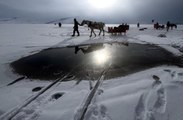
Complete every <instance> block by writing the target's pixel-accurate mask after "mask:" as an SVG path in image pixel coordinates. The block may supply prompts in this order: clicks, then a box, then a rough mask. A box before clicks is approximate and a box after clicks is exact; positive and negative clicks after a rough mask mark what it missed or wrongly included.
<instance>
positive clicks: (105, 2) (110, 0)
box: [88, 0, 116, 9]
mask: <svg viewBox="0 0 183 120" xmlns="http://www.w3.org/2000/svg"><path fill="white" fill-rule="evenodd" d="M88 1H89V4H90V5H91V6H92V7H94V8H97V9H104V8H110V7H113V6H114V4H115V3H116V0H88Z"/></svg>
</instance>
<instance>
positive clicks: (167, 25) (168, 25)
mask: <svg viewBox="0 0 183 120" xmlns="http://www.w3.org/2000/svg"><path fill="white" fill-rule="evenodd" d="M169 28H170V21H168V22H167V23H166V30H167V31H168V30H169Z"/></svg>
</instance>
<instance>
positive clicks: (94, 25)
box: [81, 20, 105, 37]
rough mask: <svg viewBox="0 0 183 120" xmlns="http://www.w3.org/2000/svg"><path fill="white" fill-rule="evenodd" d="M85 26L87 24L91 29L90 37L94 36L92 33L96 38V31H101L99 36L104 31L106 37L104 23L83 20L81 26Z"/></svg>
mask: <svg viewBox="0 0 183 120" xmlns="http://www.w3.org/2000/svg"><path fill="white" fill-rule="evenodd" d="M84 24H86V25H87V26H88V27H89V28H90V29H91V33H90V37H91V36H92V33H93V34H94V35H95V37H96V34H95V32H94V29H98V30H100V32H99V35H100V34H101V32H102V31H103V36H104V35H105V34H104V26H105V23H103V22H93V21H89V20H83V21H82V23H81V26H83V25H84Z"/></svg>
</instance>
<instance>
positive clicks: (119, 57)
mask: <svg viewBox="0 0 183 120" xmlns="http://www.w3.org/2000/svg"><path fill="white" fill-rule="evenodd" d="M178 63H180V60H179V58H177V57H175V56H173V55H172V54H171V53H169V52H167V51H165V50H164V49H162V48H160V47H157V46H154V45H142V44H119V43H118V44H117V43H111V44H91V45H81V46H70V47H64V48H50V49H45V50H42V51H41V52H39V53H37V54H34V55H30V56H27V57H24V58H21V59H19V60H17V61H14V62H12V63H11V67H12V68H13V71H14V73H18V74H20V75H24V76H27V77H28V78H33V79H41V80H52V79H56V78H58V77H61V76H63V75H65V74H67V73H71V76H70V79H93V80H95V79H98V77H99V76H100V74H101V72H102V71H103V70H104V68H105V67H107V66H109V65H110V69H109V71H108V72H107V75H106V77H105V78H106V79H110V78H116V77H120V76H125V75H128V74H131V73H134V72H138V71H141V70H144V69H147V68H151V67H154V66H158V65H177V64H178Z"/></svg>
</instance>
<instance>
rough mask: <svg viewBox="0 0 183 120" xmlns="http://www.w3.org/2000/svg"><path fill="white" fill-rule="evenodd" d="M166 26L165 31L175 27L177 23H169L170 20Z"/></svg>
mask: <svg viewBox="0 0 183 120" xmlns="http://www.w3.org/2000/svg"><path fill="white" fill-rule="evenodd" d="M166 27H167V31H168V30H169V28H171V30H172V29H173V28H177V25H176V24H174V23H170V22H169V21H168V22H167V26H166Z"/></svg>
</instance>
